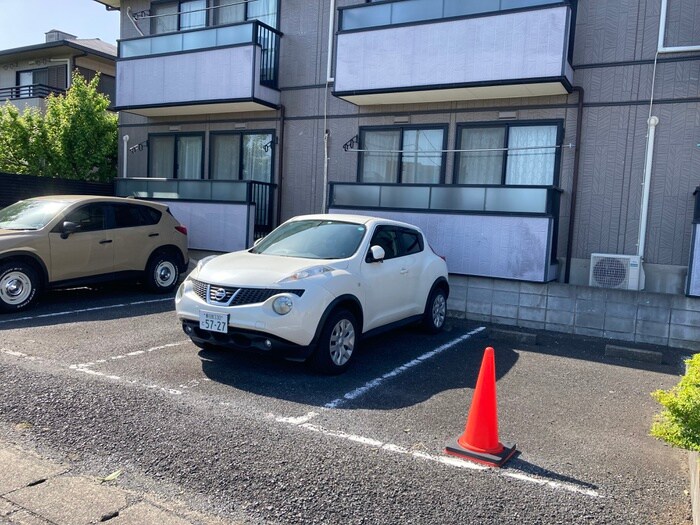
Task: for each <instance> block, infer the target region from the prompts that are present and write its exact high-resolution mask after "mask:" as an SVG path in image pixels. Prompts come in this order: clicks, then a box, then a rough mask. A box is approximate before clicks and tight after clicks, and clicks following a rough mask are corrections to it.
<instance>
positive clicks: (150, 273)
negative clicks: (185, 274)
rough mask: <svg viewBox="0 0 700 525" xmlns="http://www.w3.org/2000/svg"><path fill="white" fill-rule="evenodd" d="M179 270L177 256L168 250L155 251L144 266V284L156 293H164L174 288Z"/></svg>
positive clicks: (178, 276)
mask: <svg viewBox="0 0 700 525" xmlns="http://www.w3.org/2000/svg"><path fill="white" fill-rule="evenodd" d="M179 278H180V270H179V269H178V261H177V257H175V256H174V255H173V254H172V253H170V252H157V253H155V254H154V255H153V256H151V260H150V261H148V266H147V267H146V285H147V286H148V288H150V289H151V290H152V291H154V292H157V293H166V292H170V291H172V290H174V289H175V287H176V286H177V282H178V279H179Z"/></svg>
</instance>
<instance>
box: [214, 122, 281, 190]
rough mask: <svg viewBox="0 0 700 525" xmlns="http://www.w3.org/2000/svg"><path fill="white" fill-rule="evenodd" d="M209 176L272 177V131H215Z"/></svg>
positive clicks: (245, 178)
mask: <svg viewBox="0 0 700 525" xmlns="http://www.w3.org/2000/svg"><path fill="white" fill-rule="evenodd" d="M210 142H211V145H210V148H211V152H210V157H211V160H210V164H211V167H210V178H211V179H217V180H222V179H223V180H256V181H260V182H271V181H272V146H273V140H272V133H212V135H211V140H210Z"/></svg>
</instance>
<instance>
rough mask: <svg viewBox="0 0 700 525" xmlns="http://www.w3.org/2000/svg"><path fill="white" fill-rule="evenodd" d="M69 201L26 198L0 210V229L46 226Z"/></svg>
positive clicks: (25, 228)
mask: <svg viewBox="0 0 700 525" xmlns="http://www.w3.org/2000/svg"><path fill="white" fill-rule="evenodd" d="M69 204H70V203H69V202H65V201H44V200H41V201H35V200H26V201H19V202H15V203H14V204H12V205H10V206H8V207H7V208H3V209H2V210H0V229H2V230H38V229H40V228H43V227H44V226H46V225H47V224H48V223H49V222H50V221H51V219H53V218H54V217H55V216H56V214H57V213H58V212H60V211H61V210H63V209H64V208H66V207H67V206H68V205H69Z"/></svg>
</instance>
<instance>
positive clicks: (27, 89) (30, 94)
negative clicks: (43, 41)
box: [0, 84, 66, 100]
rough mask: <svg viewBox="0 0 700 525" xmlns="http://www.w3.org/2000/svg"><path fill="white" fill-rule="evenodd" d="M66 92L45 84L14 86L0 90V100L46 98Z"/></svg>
mask: <svg viewBox="0 0 700 525" xmlns="http://www.w3.org/2000/svg"><path fill="white" fill-rule="evenodd" d="M65 92H66V90H65V89H60V88H55V87H51V86H47V85H45V84H30V85H27V86H12V87H4V88H0V100H8V99H15V98H46V97H48V96H49V95H61V94H63V93H65Z"/></svg>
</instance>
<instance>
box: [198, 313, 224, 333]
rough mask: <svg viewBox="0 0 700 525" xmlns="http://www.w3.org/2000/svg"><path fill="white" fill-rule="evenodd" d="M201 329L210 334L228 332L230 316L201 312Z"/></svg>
mask: <svg viewBox="0 0 700 525" xmlns="http://www.w3.org/2000/svg"><path fill="white" fill-rule="evenodd" d="M199 327H200V328H201V329H202V330H209V331H210V332H220V333H222V334H225V333H226V332H228V314H218V313H215V312H203V311H200V312H199Z"/></svg>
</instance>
